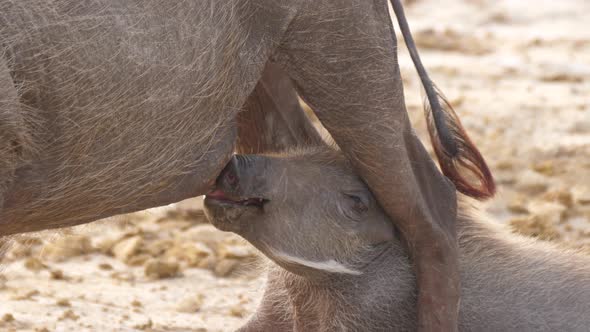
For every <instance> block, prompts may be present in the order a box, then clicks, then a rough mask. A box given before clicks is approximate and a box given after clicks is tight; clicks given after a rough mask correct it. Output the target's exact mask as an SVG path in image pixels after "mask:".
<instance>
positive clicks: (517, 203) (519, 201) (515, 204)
mask: <svg viewBox="0 0 590 332" xmlns="http://www.w3.org/2000/svg"><path fill="white" fill-rule="evenodd" d="M507 208H508V210H509V211H510V212H512V213H529V210H528V208H527V207H526V200H525V199H524V198H523V197H517V198H515V199H513V200H511V201H510V202H509V203H508V206H507Z"/></svg>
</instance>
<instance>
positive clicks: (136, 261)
mask: <svg viewBox="0 0 590 332" xmlns="http://www.w3.org/2000/svg"><path fill="white" fill-rule="evenodd" d="M151 258H152V256H150V255H148V254H139V255H135V256H131V257H130V258H129V259H128V260H127V264H128V265H130V266H141V265H144V264H145V262H147V261H148V260H150V259H151Z"/></svg>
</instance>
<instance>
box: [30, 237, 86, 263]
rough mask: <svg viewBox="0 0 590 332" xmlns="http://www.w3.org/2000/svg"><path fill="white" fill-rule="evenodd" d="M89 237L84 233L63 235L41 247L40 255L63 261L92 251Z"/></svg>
mask: <svg viewBox="0 0 590 332" xmlns="http://www.w3.org/2000/svg"><path fill="white" fill-rule="evenodd" d="M92 250H93V248H92V245H91V243H90V238H89V237H88V236H84V235H69V236H64V237H61V238H59V239H57V241H55V242H53V243H49V244H47V245H45V247H43V250H42V251H41V256H42V257H43V258H47V259H50V260H53V261H63V260H66V259H68V258H71V257H76V256H80V255H85V254H87V253H90V252H92Z"/></svg>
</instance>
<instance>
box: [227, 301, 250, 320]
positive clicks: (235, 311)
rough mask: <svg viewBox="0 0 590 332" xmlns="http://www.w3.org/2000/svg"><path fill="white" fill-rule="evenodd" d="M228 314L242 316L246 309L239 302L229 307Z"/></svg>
mask: <svg viewBox="0 0 590 332" xmlns="http://www.w3.org/2000/svg"><path fill="white" fill-rule="evenodd" d="M229 314H230V315H232V316H234V317H238V318H242V317H244V316H245V315H246V309H245V308H244V307H243V306H241V305H239V304H238V305H234V306H232V307H231V308H229Z"/></svg>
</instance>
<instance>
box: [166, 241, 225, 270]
mask: <svg viewBox="0 0 590 332" xmlns="http://www.w3.org/2000/svg"><path fill="white" fill-rule="evenodd" d="M165 256H166V257H169V258H172V257H174V258H177V259H179V260H182V261H185V262H187V264H188V265H189V266H199V265H200V263H201V262H202V261H203V260H204V259H207V258H209V257H212V256H214V252H213V250H211V248H209V247H208V246H206V245H205V244H203V243H201V242H194V243H175V244H174V246H173V247H172V248H170V249H169V250H167V251H166V254H165Z"/></svg>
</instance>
